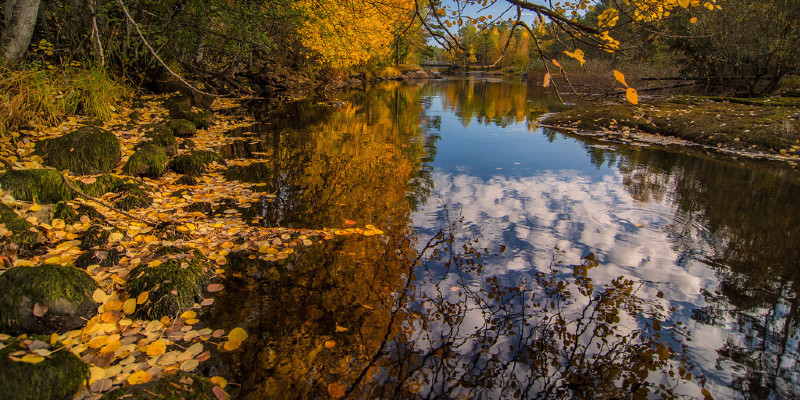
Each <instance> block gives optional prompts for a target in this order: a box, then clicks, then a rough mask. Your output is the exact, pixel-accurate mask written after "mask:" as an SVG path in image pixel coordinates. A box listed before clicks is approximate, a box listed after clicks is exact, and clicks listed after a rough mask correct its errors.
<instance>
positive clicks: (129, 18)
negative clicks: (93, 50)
mask: <svg viewBox="0 0 800 400" xmlns="http://www.w3.org/2000/svg"><path fill="white" fill-rule="evenodd" d="M117 3H119V6H120V7H122V12H124V13H125V17H126V18H128V21H130V23H131V24H132V25H133V27H134V28H136V32H137V33H138V34H139V37H140V38H141V39H142V42H143V43H144V45H145V46H147V49H148V50H150V54H152V55H153V57H155V58H156V60H158V62H159V63H160V64H161V66H163V67H164V68H166V70H167V71H168V72H169V73H170V74H171V75H172V76H174V77H175V78H177V79H178V80H179V81H181V83H183V84H184V85H186V86H187V87H188V88H189V89H191V90H193V91H195V92H197V93H200V94H202V95H205V96H211V97H220V96H219V95H216V94H211V93H206V92H204V91H202V90H200V89H197V88H196V87H194V86H192V85H191V84H190V83H189V82H186V80H185V79H183V78H182V77H181V76H180V75H178V74H176V73H175V71H173V70H172V69H171V68H170V67H169V66H168V65H167V64H166V63H165V62H164V61H163V60H162V59H161V57H159V56H158V53H156V51H155V50H154V49H153V47H152V46H150V43H149V42H148V41H147V39H145V37H144V34H143V33H142V31H141V30H140V29H139V25H137V24H136V21H134V20H133V17H131V14H130V13H128V9H127V8H126V7H125V4H124V3H122V0H117Z"/></svg>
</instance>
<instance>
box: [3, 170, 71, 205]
mask: <svg viewBox="0 0 800 400" xmlns="http://www.w3.org/2000/svg"><path fill="white" fill-rule="evenodd" d="M0 185H2V187H3V190H8V191H10V192H11V195H12V196H14V198H15V199H17V200H22V201H31V202H34V203H40V204H53V203H58V202H60V201H66V200H72V199H74V198H75V196H76V194H75V192H73V191H72V190H70V189H69V187H67V185H66V184H64V180H63V179H62V178H61V174H59V172H58V171H56V170H52V169H20V170H11V171H8V172H6V173H4V174H2V175H0Z"/></svg>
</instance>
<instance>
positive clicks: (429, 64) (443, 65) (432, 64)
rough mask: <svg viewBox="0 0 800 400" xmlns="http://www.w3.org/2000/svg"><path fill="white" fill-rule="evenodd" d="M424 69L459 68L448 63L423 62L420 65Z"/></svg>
mask: <svg viewBox="0 0 800 400" xmlns="http://www.w3.org/2000/svg"><path fill="white" fill-rule="evenodd" d="M419 66H420V67H422V68H458V67H459V66H458V65H457V64H454V63H451V62H448V61H423V62H421V63H419Z"/></svg>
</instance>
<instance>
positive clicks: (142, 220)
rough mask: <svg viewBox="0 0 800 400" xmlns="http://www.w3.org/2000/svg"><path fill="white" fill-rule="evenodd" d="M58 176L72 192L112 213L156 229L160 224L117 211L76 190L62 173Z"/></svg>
mask: <svg viewBox="0 0 800 400" xmlns="http://www.w3.org/2000/svg"><path fill="white" fill-rule="evenodd" d="M58 174H59V175H61V179H62V180H63V181H64V184H66V185H67V187H68V188H70V190H72V191H73V192H75V193H77V194H78V195H79V196H81V197H83V198H85V199H87V200H91V201H93V202H95V203H98V204H100V205H102V206H104V207H106V208H109V209H111V210H112V211H114V212H116V213H118V214H122V215H124V216H126V217H128V218H131V219H135V220H137V221H140V222H143V223H145V224H147V225H150V226H152V227H156V226H158V224H156V223H154V222H150V221H148V220H146V219H144V218H140V217H137V216H135V215H132V214H129V213H127V212H125V211H122V210H118V209H117V208H115V207H114V206H112V205H110V204H108V203H105V202H103V201H102V200H100V199H97V198H95V197H92V196H89V195H88V194H86V193H83V191H81V190H80V189H78V188H76V187H75V186H73V185H72V182H70V180H69V179H67V177H66V176H64V174H62V173H61V172H60V171H59V172H58Z"/></svg>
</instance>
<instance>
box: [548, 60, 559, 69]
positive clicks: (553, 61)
mask: <svg viewBox="0 0 800 400" xmlns="http://www.w3.org/2000/svg"><path fill="white" fill-rule="evenodd" d="M550 61H551V62H552V63H553V64H555V66H556V67H558V68H561V64H559V63H558V61H556V60H550Z"/></svg>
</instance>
